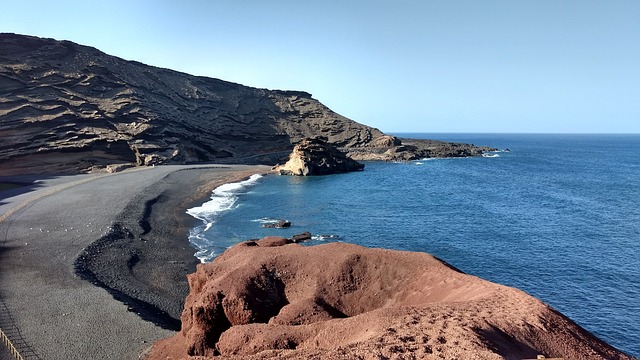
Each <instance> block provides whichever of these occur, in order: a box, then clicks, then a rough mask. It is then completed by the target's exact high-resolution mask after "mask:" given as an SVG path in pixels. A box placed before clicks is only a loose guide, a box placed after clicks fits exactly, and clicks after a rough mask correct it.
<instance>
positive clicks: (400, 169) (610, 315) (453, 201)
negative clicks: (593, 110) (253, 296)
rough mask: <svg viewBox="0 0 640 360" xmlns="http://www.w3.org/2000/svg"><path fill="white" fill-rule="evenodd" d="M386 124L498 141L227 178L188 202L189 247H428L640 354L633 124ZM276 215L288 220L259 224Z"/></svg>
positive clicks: (639, 173)
mask: <svg viewBox="0 0 640 360" xmlns="http://www.w3.org/2000/svg"><path fill="white" fill-rule="evenodd" d="M394 135H399V136H404V137H415V138H429V139H437V140H444V141H456V142H466V143H473V144H476V145H488V146H492V147H496V148H499V149H502V150H503V151H500V152H496V153H491V154H488V155H490V156H488V157H474V158H456V159H424V160H419V161H412V162H406V163H383V162H367V163H366V167H365V170H364V171H362V172H355V173H348V174H340V175H332V176H324V177H308V178H302V177H285V176H264V177H260V176H254V177H252V178H251V179H248V180H246V181H244V182H241V183H237V184H227V185H224V186H222V187H220V188H218V189H216V190H215V191H214V193H213V194H212V199H211V201H209V202H208V203H206V204H203V206H201V207H198V208H193V209H189V211H188V212H189V213H190V214H192V215H193V216H194V217H196V218H198V219H200V220H202V224H201V225H199V226H197V227H196V228H194V229H192V231H191V234H190V236H189V239H190V241H191V243H192V245H194V246H195V247H196V248H197V249H198V252H197V254H196V256H198V257H199V258H200V259H201V260H202V261H210V260H212V259H213V258H214V257H215V256H216V255H219V254H220V253H221V252H222V251H224V250H225V249H226V248H228V247H229V246H231V245H233V244H235V243H237V242H240V241H244V240H247V239H255V238H261V237H264V236H267V235H282V236H286V237H288V236H292V235H294V234H299V233H302V232H305V231H309V232H311V233H312V234H313V235H314V236H313V239H312V240H311V241H310V242H309V244H310V245H313V244H319V243H322V242H327V241H345V242H351V243H356V244H360V245H364V246H369V247H380V248H388V249H398V250H411V251H423V252H427V253H430V254H433V255H435V256H437V257H439V258H441V259H443V260H445V261H447V262H448V263H450V264H452V265H453V266H455V267H456V268H458V269H460V270H462V271H464V272H465V273H468V274H472V275H476V276H479V277H481V278H484V279H487V280H490V281H493V282H496V283H500V284H504V285H508V286H513V287H517V288H519V289H522V290H524V291H526V292H527V293H529V294H531V295H533V296H535V297H537V298H539V299H541V300H543V301H544V302H546V303H548V304H550V305H551V306H553V307H554V308H556V309H557V310H559V311H560V312H562V313H563V314H565V315H567V316H568V317H569V318H571V319H572V320H574V321H576V322H577V323H578V324H580V325H581V326H583V327H584V328H586V329H587V330H589V331H590V332H592V333H594V334H595V335H597V336H598V337H600V338H602V339H603V340H605V341H607V342H608V343H610V344H612V345H613V346H615V347H617V348H619V349H621V350H623V351H625V352H627V353H629V354H631V355H634V356H640V135H622V134H621V135H591V134H589V135H587V134H575V135H566V134H562V135H560V134H557V135H551V134H394ZM505 149H509V150H510V151H504V150H505ZM275 219H287V220H289V221H291V223H292V227H291V228H289V229H266V228H263V227H261V224H263V223H265V222H270V221H274V220H275Z"/></svg>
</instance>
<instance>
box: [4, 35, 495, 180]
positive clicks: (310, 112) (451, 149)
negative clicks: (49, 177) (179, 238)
mask: <svg viewBox="0 0 640 360" xmlns="http://www.w3.org/2000/svg"><path fill="white" fill-rule="evenodd" d="M314 136H322V137H325V138H327V140H328V142H329V143H331V144H333V145H334V146H336V147H339V148H341V149H342V150H344V151H346V152H348V153H349V156H351V157H352V158H355V159H358V160H367V159H369V160H408V159H414V158H422V157H452V156H473V155H479V154H481V153H482V151H483V150H487V148H479V147H475V146H473V145H467V144H452V143H444V142H440V141H415V140H408V139H398V138H395V137H393V136H388V135H385V134H383V133H382V132H381V131H380V130H378V129H375V128H372V127H369V126H365V125H362V124H359V123H357V122H355V121H352V120H350V119H348V118H346V117H344V116H341V115H339V114H336V113H335V112H333V111H331V110H330V109H329V108H327V107H326V106H324V105H323V104H322V103H320V102H319V101H317V100H315V99H313V98H312V96H311V94H309V93H306V92H302V91H282V90H267V89H257V88H252V87H247V86H243V85H240V84H235V83H231V82H227V81H222V80H218V79H213V78H208V77H202V76H193V75H189V74H185V73H181V72H177V71H173V70H169V69H163V68H158V67H153V66H148V65H145V64H142V63H140V62H136V61H127V60H123V59H121V58H118V57H115V56H111V55H107V54H105V53H103V52H101V51H99V50H97V49H95V48H92V47H88V46H83V45H79V44H75V43H73V42H70V41H58V40H53V39H45V38H38V37H33V36H25V35H16V34H8V33H2V34H0V138H1V139H2V142H1V143H0V162H1V163H2V167H1V168H0V175H10V174H20V173H65V172H66V173H75V172H85V171H90V170H93V169H96V168H104V167H105V166H107V165H109V164H131V165H138V166H140V165H154V164H163V163H174V164H175V163H180V164H183V163H192V162H235V163H262V164H271V165H272V164H274V163H276V162H277V161H279V160H281V159H282V158H285V157H286V155H287V154H288V152H289V151H291V149H292V148H293V144H295V143H296V142H298V141H300V140H301V139H303V138H306V137H314Z"/></svg>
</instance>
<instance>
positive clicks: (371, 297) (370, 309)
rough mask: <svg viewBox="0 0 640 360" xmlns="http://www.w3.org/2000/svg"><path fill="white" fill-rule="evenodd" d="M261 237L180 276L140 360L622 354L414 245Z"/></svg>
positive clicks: (519, 295) (517, 294) (525, 298)
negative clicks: (170, 311) (177, 293)
mask: <svg viewBox="0 0 640 360" xmlns="http://www.w3.org/2000/svg"><path fill="white" fill-rule="evenodd" d="M291 242H292V241H291V240H288V239H285V238H279V237H268V238H265V239H262V240H259V241H248V242H244V243H241V244H238V245H236V246H234V247H232V248H231V249H229V250H227V251H226V252H224V253H223V254H222V255H220V257H218V258H217V259H216V260H214V261H213V262H212V263H209V264H200V265H198V268H197V271H196V273H194V274H191V275H189V286H190V289H191V292H190V294H189V296H188V297H187V300H186V304H185V309H184V311H183V313H182V330H181V331H180V332H179V333H178V334H176V335H175V336H173V337H171V338H168V339H165V340H161V341H160V342H158V343H156V344H155V345H154V347H153V349H152V350H151V353H150V355H149V357H148V359H166V358H172V359H189V358H191V356H197V358H198V359H203V358H210V357H214V356H215V357H216V358H220V359H275V358H278V359H414V358H419V359H430V358H433V359H440V358H445V359H499V358H506V359H523V358H536V357H537V356H538V355H544V356H547V357H562V358H565V359H631V357H629V356H627V355H625V354H623V353H621V352H619V351H617V350H616V349H614V348H612V347H611V346H609V345H608V344H606V343H604V342H602V341H601V340H599V339H598V338H596V337H594V336H593V335H591V334H590V333H588V332H587V331H586V330H584V329H582V328H581V327H580V326H578V325H577V324H575V323H574V322H572V321H571V320H569V319H568V318H566V317H565V316H563V315H562V314H560V313H558V312H557V311H555V310H553V309H552V308H550V307H549V306H547V305H545V304H544V303H542V302H541V301H539V300H537V299H535V298H533V297H531V296H529V295H527V294H526V293H524V292H522V291H520V290H517V289H514V288H509V287H506V286H501V285H497V284H494V283H490V282H488V281H484V280H482V279H479V278H477V277H474V276H470V275H466V274H463V273H461V272H459V271H457V270H456V269H454V268H452V267H451V266H449V265H447V264H445V263H443V262H442V261H440V260H438V259H436V258H434V257H432V256H430V255H428V254H424V253H416V252H403V251H392V250H382V249H367V248H363V247H360V246H356V245H351V244H346V243H330V244H324V245H317V246H309V247H305V246H301V245H298V244H292V243H291Z"/></svg>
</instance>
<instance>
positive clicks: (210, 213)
mask: <svg viewBox="0 0 640 360" xmlns="http://www.w3.org/2000/svg"><path fill="white" fill-rule="evenodd" d="M261 177H262V175H260V174H254V175H251V177H249V178H248V179H247V180H244V181H240V182H237V183H229V184H223V185H220V186H218V187H217V188H215V189H214V190H213V191H212V193H211V200H209V201H207V202H205V203H204V204H202V205H200V206H196V207H193V208H191V209H187V214H189V215H191V216H193V217H194V218H196V219H198V220H202V225H201V226H198V227H196V228H194V229H192V230H191V231H190V233H189V242H191V244H193V245H194V246H195V247H196V249H198V251H197V252H196V254H195V256H196V257H197V258H198V259H200V261H201V262H207V261H211V260H212V259H213V257H215V255H216V254H215V251H213V250H211V248H212V244H211V243H210V241H209V240H208V239H207V238H206V236H205V235H204V233H205V232H206V231H207V230H209V229H211V226H213V224H214V223H215V220H216V218H217V217H218V216H220V214H221V213H223V212H225V211H228V210H231V209H233V208H234V207H235V204H236V202H237V201H238V194H239V193H240V191H241V190H243V189H244V188H246V187H247V186H251V185H254V184H256V183H257V182H258V180H259V179H260V178H261Z"/></svg>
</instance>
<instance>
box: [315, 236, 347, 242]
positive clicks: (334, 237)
mask: <svg viewBox="0 0 640 360" xmlns="http://www.w3.org/2000/svg"><path fill="white" fill-rule="evenodd" d="M338 239H340V235H313V236H312V237H311V240H314V241H327V240H338Z"/></svg>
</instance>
